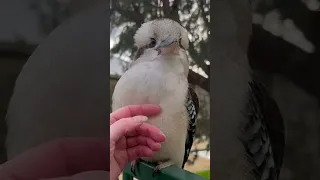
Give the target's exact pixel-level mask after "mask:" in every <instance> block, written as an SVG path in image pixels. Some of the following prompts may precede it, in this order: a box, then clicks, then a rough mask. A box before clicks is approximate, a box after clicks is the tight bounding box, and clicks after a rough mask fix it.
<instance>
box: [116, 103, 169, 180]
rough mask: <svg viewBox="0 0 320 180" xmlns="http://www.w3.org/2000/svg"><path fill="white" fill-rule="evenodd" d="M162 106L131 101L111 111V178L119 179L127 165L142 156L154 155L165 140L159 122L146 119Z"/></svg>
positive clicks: (155, 113)
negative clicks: (138, 103)
mask: <svg viewBox="0 0 320 180" xmlns="http://www.w3.org/2000/svg"><path fill="white" fill-rule="evenodd" d="M160 111H161V109H160V107H159V106H156V105H151V104H146V105H131V106H126V107H124V108H121V109H118V110H117V111H115V112H113V113H111V114H110V179H111V180H115V179H117V177H118V176H119V175H120V173H121V172H122V170H123V168H124V167H125V165H126V164H127V163H128V162H130V161H133V160H136V159H137V158H140V157H151V156H153V154H154V152H155V151H159V150H160V148H161V145H160V142H164V141H165V136H164V134H163V133H162V132H161V131H160V130H159V129H158V128H157V127H155V126H153V125H150V124H147V123H144V122H145V121H146V120H147V119H148V118H147V116H153V115H157V114H159V113H160Z"/></svg>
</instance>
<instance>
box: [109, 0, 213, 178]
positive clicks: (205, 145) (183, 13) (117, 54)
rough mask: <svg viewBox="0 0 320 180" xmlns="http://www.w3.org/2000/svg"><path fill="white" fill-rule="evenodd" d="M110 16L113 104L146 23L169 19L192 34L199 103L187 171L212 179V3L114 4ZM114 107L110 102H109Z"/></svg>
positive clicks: (125, 0) (122, 0) (159, 0)
mask: <svg viewBox="0 0 320 180" xmlns="http://www.w3.org/2000/svg"><path fill="white" fill-rule="evenodd" d="M110 9H111V13H110V54H111V56H110V92H111V94H110V101H111V96H112V92H113V89H114V86H115V84H116V83H117V80H118V79H119V78H120V77H121V75H122V74H123V73H124V72H125V71H126V70H127V68H128V65H129V64H130V62H131V59H132V58H133V56H134V55H135V52H136V50H137V49H136V47H134V39H133V36H134V34H135V32H136V30H137V29H138V28H139V27H140V26H141V25H142V24H143V23H144V22H147V21H150V20H153V19H156V18H170V19H173V20H175V21H177V22H179V23H181V25H182V26H183V27H185V28H186V29H187V31H188V32H189V40H190V47H189V51H188V58H189V60H190V62H191V64H190V69H191V71H190V74H189V77H188V80H189V82H190V83H191V84H192V86H193V88H194V89H195V90H196V93H197V95H198V97H199V101H200V110H199V111H200V112H199V116H198V125H197V134H196V140H195V142H194V144H193V148H192V150H191V152H192V153H191V155H190V156H189V162H188V163H187V164H186V166H185V169H186V170H189V171H191V172H193V173H198V174H200V175H202V176H204V177H207V178H209V171H210V143H209V142H210V136H209V133H210V128H209V125H210V94H209V92H210V91H209V82H210V80H209V77H208V76H209V74H210V73H209V65H210V62H209V59H208V53H209V52H210V49H209V46H208V38H209V35H210V31H209V29H208V28H209V23H210V12H209V10H210V1H209V0H198V1H189V0H151V1H150V0H141V1H133V0H131V1H130V0H112V1H111V6H110ZM110 103H111V102H110Z"/></svg>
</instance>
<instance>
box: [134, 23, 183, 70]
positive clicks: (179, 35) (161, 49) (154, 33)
mask: <svg viewBox="0 0 320 180" xmlns="http://www.w3.org/2000/svg"><path fill="white" fill-rule="evenodd" d="M134 41H135V46H136V47H137V48H138V51H137V54H136V57H135V59H138V58H139V57H140V56H141V55H143V54H144V53H145V50H148V49H151V50H155V51H157V52H158V53H157V55H158V56H177V57H179V58H173V59H179V60H181V61H184V62H183V64H187V65H189V62H188V58H187V54H186V51H187V49H188V47H189V39H188V32H187V30H186V29H185V28H183V27H182V26H181V25H180V24H179V23H177V22H176V21H173V20H171V19H166V18H164V19H155V20H152V21H149V22H146V23H144V24H142V25H141V27H140V28H139V29H138V30H137V32H136V34H135V36H134ZM187 67H189V66H187Z"/></svg>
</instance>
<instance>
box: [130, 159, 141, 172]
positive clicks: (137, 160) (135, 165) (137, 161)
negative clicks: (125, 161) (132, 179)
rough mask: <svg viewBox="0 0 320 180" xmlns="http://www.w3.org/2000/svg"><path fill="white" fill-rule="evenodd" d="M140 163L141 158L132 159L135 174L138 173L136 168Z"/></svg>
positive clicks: (132, 169) (132, 168) (132, 170)
mask: <svg viewBox="0 0 320 180" xmlns="http://www.w3.org/2000/svg"><path fill="white" fill-rule="evenodd" d="M139 163H140V159H136V160H135V161H132V162H131V172H132V173H133V174H134V175H135V176H137V175H136V169H137V168H138V165H139Z"/></svg>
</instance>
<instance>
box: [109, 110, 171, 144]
mask: <svg viewBox="0 0 320 180" xmlns="http://www.w3.org/2000/svg"><path fill="white" fill-rule="evenodd" d="M147 119H148V118H147V117H146V116H134V117H132V118H124V119H122V120H121V121H116V122H115V123H114V124H112V125H111V126H110V143H113V144H116V142H117V141H118V140H119V139H120V138H121V137H122V136H127V135H128V134H131V135H132V134H136V135H140V134H141V135H144V136H146V137H150V138H152V139H153V140H154V141H156V142H164V141H165V136H164V134H163V133H162V132H161V131H160V129H159V128H157V127H155V126H153V125H150V124H146V123H144V122H145V121H146V120H147Z"/></svg>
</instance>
